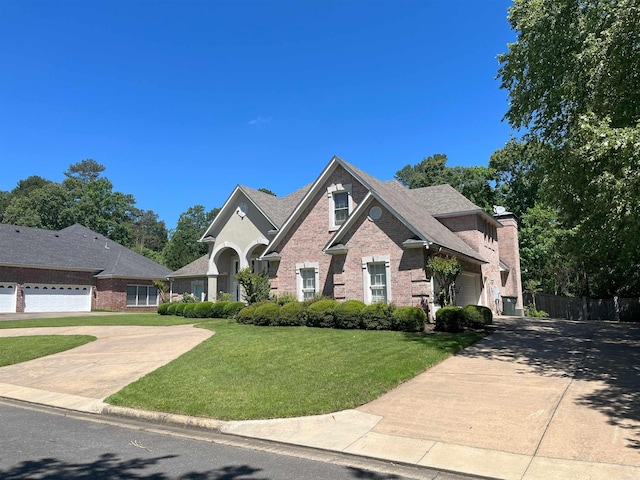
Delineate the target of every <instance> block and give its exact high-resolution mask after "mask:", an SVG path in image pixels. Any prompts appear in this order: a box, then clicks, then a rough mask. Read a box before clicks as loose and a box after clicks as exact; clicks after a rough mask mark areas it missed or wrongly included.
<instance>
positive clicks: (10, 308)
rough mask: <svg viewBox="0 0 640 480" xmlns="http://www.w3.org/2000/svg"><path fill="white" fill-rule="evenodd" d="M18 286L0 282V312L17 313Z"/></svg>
mask: <svg viewBox="0 0 640 480" xmlns="http://www.w3.org/2000/svg"><path fill="white" fill-rule="evenodd" d="M15 311H16V286H15V284H11V283H0V313H15Z"/></svg>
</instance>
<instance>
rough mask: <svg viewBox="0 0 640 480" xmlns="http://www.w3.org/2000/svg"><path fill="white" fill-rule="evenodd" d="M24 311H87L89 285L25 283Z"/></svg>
mask: <svg viewBox="0 0 640 480" xmlns="http://www.w3.org/2000/svg"><path fill="white" fill-rule="evenodd" d="M23 293H24V311H25V312H29V313H31V312H89V311H91V287H90V286H86V285H83V286H78V285H26V286H25V287H24V289H23Z"/></svg>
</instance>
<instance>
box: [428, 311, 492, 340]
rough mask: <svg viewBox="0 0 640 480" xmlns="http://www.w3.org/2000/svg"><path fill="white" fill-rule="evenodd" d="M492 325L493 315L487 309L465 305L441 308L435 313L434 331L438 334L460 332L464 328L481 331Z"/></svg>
mask: <svg viewBox="0 0 640 480" xmlns="http://www.w3.org/2000/svg"><path fill="white" fill-rule="evenodd" d="M492 323H493V313H492V312H491V309H490V308H488V307H482V306H480V305H467V306H466V307H464V308H461V307H443V308H441V309H439V310H438V311H437V312H436V324H435V330H437V331H439V332H451V333H457V332H462V331H464V330H465V329H466V328H474V329H481V328H484V327H486V326H487V325H491V324H492Z"/></svg>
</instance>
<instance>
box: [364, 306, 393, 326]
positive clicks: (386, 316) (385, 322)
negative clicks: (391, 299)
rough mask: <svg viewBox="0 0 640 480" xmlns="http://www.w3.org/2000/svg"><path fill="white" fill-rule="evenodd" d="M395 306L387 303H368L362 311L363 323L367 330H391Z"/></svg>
mask: <svg viewBox="0 0 640 480" xmlns="http://www.w3.org/2000/svg"><path fill="white" fill-rule="evenodd" d="M393 310H394V309H393V307H392V306H391V305H387V304H385V303H373V304H371V305H366V306H365V307H364V308H363V309H362V312H361V313H360V315H361V318H362V325H363V327H364V328H365V329H367V330H391V314H392V313H393Z"/></svg>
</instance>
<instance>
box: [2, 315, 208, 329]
mask: <svg viewBox="0 0 640 480" xmlns="http://www.w3.org/2000/svg"><path fill="white" fill-rule="evenodd" d="M200 321H202V319H198V318H184V317H175V316H170V315H158V314H157V313H155V312H146V313H130V314H122V315H100V316H93V315H92V316H86V317H61V318H34V319H29V320H3V321H1V322H0V328H30V327H75V326H79V325H87V326H100V325H143V326H164V325H184V324H189V323H197V322H200Z"/></svg>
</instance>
